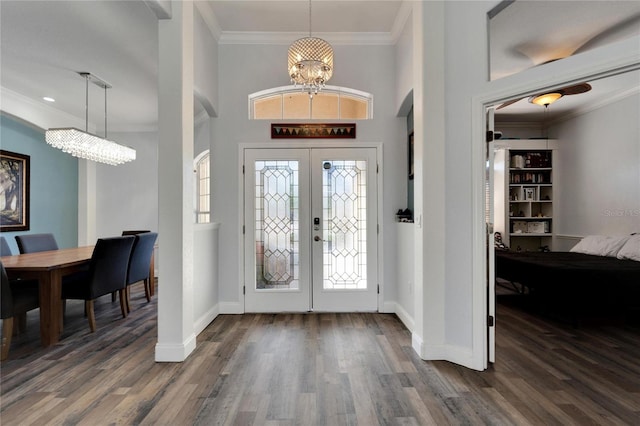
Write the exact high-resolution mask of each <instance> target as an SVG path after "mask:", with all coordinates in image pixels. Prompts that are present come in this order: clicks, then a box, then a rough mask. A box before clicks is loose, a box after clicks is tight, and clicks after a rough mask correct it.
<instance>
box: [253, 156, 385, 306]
mask: <svg viewBox="0 0 640 426" xmlns="http://www.w3.org/2000/svg"><path fill="white" fill-rule="evenodd" d="M375 155H376V151H375V149H373V148H358V149H342V148H340V149H328V148H322V149H316V148H312V149H247V150H246V151H245V197H244V200H245V208H244V211H245V224H247V227H248V228H249V229H246V230H245V249H244V254H245V261H244V264H245V311H246V312H282V311H298V312H299V311H309V310H322V311H361V310H369V311H375V310H377V279H376V277H377V235H376V225H375V224H377V219H376V218H377V204H376V203H377V199H376V178H377V177H376V173H375V164H376V162H375ZM371 224H374V225H371Z"/></svg>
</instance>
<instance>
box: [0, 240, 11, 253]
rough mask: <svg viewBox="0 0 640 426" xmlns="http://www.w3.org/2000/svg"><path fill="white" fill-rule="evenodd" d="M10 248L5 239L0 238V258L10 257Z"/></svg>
mask: <svg viewBox="0 0 640 426" xmlns="http://www.w3.org/2000/svg"><path fill="white" fill-rule="evenodd" d="M12 254H13V253H12V252H11V247H9V243H8V242H7V240H6V238H5V237H0V256H11V255H12Z"/></svg>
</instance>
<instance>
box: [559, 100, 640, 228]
mask: <svg viewBox="0 0 640 426" xmlns="http://www.w3.org/2000/svg"><path fill="white" fill-rule="evenodd" d="M638 117H640V94H638V93H637V92H636V93H635V94H633V95H630V96H628V97H626V98H624V99H621V100H618V101H617V102H615V103H611V104H608V105H605V106H603V107H601V108H598V109H596V110H593V111H590V112H587V113H585V114H582V115H579V116H577V117H574V118H572V119H571V120H568V121H564V122H561V123H558V124H556V125H554V126H553V127H552V128H551V129H550V132H551V134H552V135H554V137H555V138H557V139H558V150H557V156H556V158H555V159H554V177H555V176H557V177H558V182H559V185H554V192H555V195H556V201H555V202H554V204H557V205H556V216H557V217H556V218H554V232H555V233H557V234H561V235H575V236H585V235H589V234H603V235H616V234H629V233H632V232H640V124H639V123H640V122H639V121H638Z"/></svg>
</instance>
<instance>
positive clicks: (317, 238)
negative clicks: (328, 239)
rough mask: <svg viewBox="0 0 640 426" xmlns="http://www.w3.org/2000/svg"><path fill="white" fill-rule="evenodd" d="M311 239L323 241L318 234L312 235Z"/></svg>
mask: <svg viewBox="0 0 640 426" xmlns="http://www.w3.org/2000/svg"><path fill="white" fill-rule="evenodd" d="M313 241H324V240H323V239H322V238H320V235H316V236H315V237H313Z"/></svg>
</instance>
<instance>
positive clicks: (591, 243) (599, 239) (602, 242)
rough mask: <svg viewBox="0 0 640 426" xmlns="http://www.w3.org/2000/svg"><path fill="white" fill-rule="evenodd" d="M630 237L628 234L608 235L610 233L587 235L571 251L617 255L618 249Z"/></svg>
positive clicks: (597, 254)
mask: <svg viewBox="0 0 640 426" xmlns="http://www.w3.org/2000/svg"><path fill="white" fill-rule="evenodd" d="M628 239H629V236H628V235H624V236H608V235H587V236H586V237H584V238H583V239H582V240H580V242H579V243H578V244H576V245H575V246H573V248H572V249H571V250H569V251H573V252H576V253H585V254H593V255H596V256H612V257H616V256H617V255H618V251H619V250H620V249H621V248H622V246H623V245H624V243H626V242H627V240H628Z"/></svg>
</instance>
